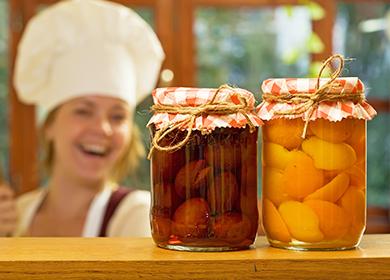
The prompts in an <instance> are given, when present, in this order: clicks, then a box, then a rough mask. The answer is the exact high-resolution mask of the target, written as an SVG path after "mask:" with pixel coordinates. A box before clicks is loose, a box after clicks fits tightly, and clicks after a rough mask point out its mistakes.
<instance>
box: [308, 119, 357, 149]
mask: <svg viewBox="0 0 390 280" xmlns="http://www.w3.org/2000/svg"><path fill="white" fill-rule="evenodd" d="M354 124H355V120H354V119H343V120H341V121H337V122H332V121H328V120H326V119H317V120H315V121H312V122H310V123H309V125H310V128H311V131H312V132H313V133H314V135H315V136H317V137H318V138H321V139H323V140H325V141H328V142H333V143H341V142H344V141H345V140H347V139H348V138H349V137H350V136H351V134H352V131H353V127H354Z"/></svg>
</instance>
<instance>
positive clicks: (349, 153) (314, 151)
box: [302, 136, 356, 170]
mask: <svg viewBox="0 0 390 280" xmlns="http://www.w3.org/2000/svg"><path fill="white" fill-rule="evenodd" d="M302 149H303V151H304V152H305V153H307V154H308V155H310V156H311V157H312V158H313V160H314V166H315V167H316V168H319V169H325V170H343V169H347V168H348V167H350V166H352V165H353V164H354V163H355V162H356V154H355V151H354V150H353V149H352V147H351V146H349V145H348V144H345V143H340V144H335V143H331V142H327V141H324V140H321V139H320V138H318V137H315V136H313V137H310V138H309V139H306V140H305V141H303V143H302Z"/></svg>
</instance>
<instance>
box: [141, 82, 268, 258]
mask: <svg viewBox="0 0 390 280" xmlns="http://www.w3.org/2000/svg"><path fill="white" fill-rule="evenodd" d="M153 98H154V104H155V105H154V106H153V107H152V110H153V111H154V115H153V117H152V119H151V120H150V122H149V124H148V126H149V127H150V130H151V134H152V135H151V138H152V148H151V151H150V154H149V157H150V159H151V179H152V206H151V215H150V218H151V228H152V237H153V239H154V241H155V243H156V244H157V246H159V247H163V248H168V249H175V250H187V251H229V250H240V249H245V248H249V247H250V246H251V245H252V244H253V243H254V241H255V238H256V234H257V227H258V209H257V138H258V127H259V126H260V125H261V124H262V122H261V120H260V119H259V117H258V116H257V115H256V114H255V113H254V112H253V110H254V102H255V100H254V97H253V94H252V93H250V92H248V91H246V90H243V89H239V88H232V87H229V86H221V87H220V88H218V89H198V88H159V89H156V90H155V91H154V92H153Z"/></svg>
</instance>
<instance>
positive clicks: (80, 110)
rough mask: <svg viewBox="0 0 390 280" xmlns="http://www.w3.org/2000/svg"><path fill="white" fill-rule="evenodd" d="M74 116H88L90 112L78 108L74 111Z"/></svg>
mask: <svg viewBox="0 0 390 280" xmlns="http://www.w3.org/2000/svg"><path fill="white" fill-rule="evenodd" d="M75 114H76V115H78V116H90V115H91V114H92V112H91V111H90V110H88V109H83V108H78V109H76V110H75Z"/></svg>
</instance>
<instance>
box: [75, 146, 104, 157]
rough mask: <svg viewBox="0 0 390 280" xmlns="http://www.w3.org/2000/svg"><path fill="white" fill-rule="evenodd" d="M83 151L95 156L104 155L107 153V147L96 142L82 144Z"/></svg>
mask: <svg viewBox="0 0 390 280" xmlns="http://www.w3.org/2000/svg"><path fill="white" fill-rule="evenodd" d="M81 147H82V149H83V151H84V152H86V153H88V154H92V155H97V156H104V155H105V154H106V153H107V147H105V146H102V145H96V144H82V145H81Z"/></svg>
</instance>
